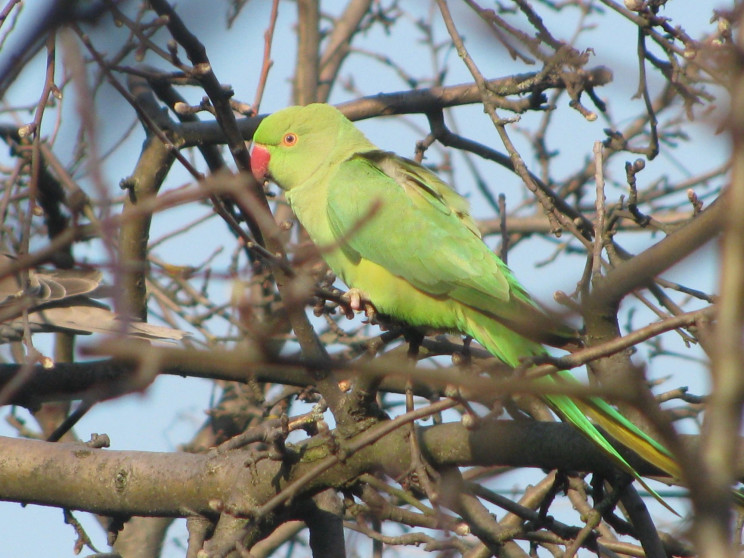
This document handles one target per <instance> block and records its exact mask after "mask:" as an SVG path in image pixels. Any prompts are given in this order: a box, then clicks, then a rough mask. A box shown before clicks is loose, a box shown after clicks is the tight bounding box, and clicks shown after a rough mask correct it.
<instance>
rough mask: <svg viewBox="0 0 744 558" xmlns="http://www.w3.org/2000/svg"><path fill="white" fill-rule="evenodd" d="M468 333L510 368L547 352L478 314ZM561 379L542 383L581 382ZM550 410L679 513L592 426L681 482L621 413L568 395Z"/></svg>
mask: <svg viewBox="0 0 744 558" xmlns="http://www.w3.org/2000/svg"><path fill="white" fill-rule="evenodd" d="M465 319H466V323H467V328H466V331H467V333H468V334H470V335H471V336H472V337H474V338H475V339H476V340H477V341H478V342H479V343H480V344H481V345H483V346H484V347H485V348H486V349H488V351H489V352H490V353H491V354H493V355H494V356H496V357H498V358H500V359H501V360H503V361H504V362H505V363H507V364H509V365H510V366H517V365H518V364H519V359H520V358H524V357H525V356H530V355H539V354H543V353H544V352H545V349H544V348H543V347H542V346H541V345H539V344H538V343H535V342H533V341H530V340H528V339H526V338H524V337H522V336H521V335H519V334H517V333H515V332H513V331H511V330H509V329H508V328H507V327H506V326H504V325H502V324H500V323H498V322H496V321H495V320H493V319H492V318H490V317H489V316H486V315H484V314H482V313H480V312H477V311H475V310H473V311H469V312H468V313H467V314H466V316H465ZM557 376H558V379H556V378H555V377H552V376H545V377H543V378H541V379H539V380H536V381H538V382H545V383H550V384H553V385H554V384H556V383H558V382H566V383H569V384H571V383H573V384H576V383H578V381H577V380H576V379H575V378H574V377H573V376H572V375H571V374H570V373H568V372H565V371H563V372H560V373H558V374H557ZM542 397H543V399H544V400H545V402H546V403H547V404H548V405H549V406H550V408H551V409H552V410H553V411H554V412H555V413H556V414H557V415H558V416H559V417H560V418H561V419H562V420H564V421H565V422H568V423H570V424H571V425H573V426H574V427H575V428H576V429H577V430H578V431H579V432H581V433H582V434H583V435H584V436H586V437H587V438H588V439H589V440H590V441H591V442H593V443H594V444H595V445H596V446H597V447H598V448H599V449H601V450H602V451H603V452H604V454H605V455H606V456H607V457H609V458H610V459H611V460H612V462H613V463H614V464H615V465H616V466H617V467H618V468H620V469H621V470H622V471H625V472H626V473H628V474H630V475H631V476H632V477H633V478H635V479H636V480H637V481H638V482H639V483H641V485H642V486H643V487H644V488H645V489H646V490H647V491H648V492H649V493H650V494H651V495H652V496H653V497H654V498H656V499H657V500H658V501H659V502H660V503H661V504H662V505H663V506H664V507H666V508H667V509H669V510H670V511H672V512H673V513H675V514H676V513H677V512H676V511H674V509H673V508H672V507H671V506H670V505H669V504H667V503H666V502H665V501H664V499H663V498H662V497H661V496H659V494H658V493H657V492H656V491H655V490H654V489H652V488H651V487H650V486H648V484H647V483H646V481H645V480H643V478H642V477H641V475H640V474H639V473H638V472H637V471H636V470H635V469H634V468H633V467H632V466H631V465H630V464H629V463H628V462H627V461H626V460H625V458H624V457H623V456H622V455H620V454H619V453H618V451H617V450H616V449H615V448H614V447H613V445H612V444H611V443H610V442H609V440H608V439H607V438H606V437H605V436H604V434H602V432H600V431H599V430H598V429H597V427H596V426H595V425H594V423H592V421H591V420H589V419H590V418H591V419H592V420H594V422H595V423H596V424H598V425H599V426H601V427H602V428H603V429H604V430H605V431H606V432H607V433H608V434H609V435H610V436H611V437H612V438H614V439H615V440H617V441H618V442H620V443H621V444H623V445H624V446H626V447H628V448H629V449H631V450H633V451H634V452H635V453H637V454H638V455H639V456H641V457H642V458H644V459H645V460H646V461H648V462H649V463H651V464H652V465H654V466H655V467H658V468H659V469H661V470H662V471H664V472H665V473H667V474H668V475H670V476H672V477H673V478H675V479H679V477H680V471H679V466H678V465H677V464H676V463H675V461H674V459H673V457H672V455H671V453H669V451H668V450H667V449H666V448H665V447H664V446H662V445H661V444H660V443H658V442H657V441H656V440H654V439H653V438H651V437H650V436H648V435H647V434H646V433H645V432H643V431H642V430H640V429H639V428H638V427H637V426H636V425H634V424H633V423H632V422H630V421H629V420H628V419H627V418H625V417H624V416H623V415H622V414H620V412H619V411H617V410H616V409H615V408H614V407H612V406H611V405H609V404H608V403H607V402H605V401H603V400H602V399H600V398H598V397H592V398H588V399H572V398H571V397H569V396H567V395H544V396H542Z"/></svg>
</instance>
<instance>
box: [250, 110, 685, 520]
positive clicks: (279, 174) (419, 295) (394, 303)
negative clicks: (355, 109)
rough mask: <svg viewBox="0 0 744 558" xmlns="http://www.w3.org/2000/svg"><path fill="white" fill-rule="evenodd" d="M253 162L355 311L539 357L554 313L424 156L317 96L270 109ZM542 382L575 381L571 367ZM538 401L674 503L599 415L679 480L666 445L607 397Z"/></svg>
mask: <svg viewBox="0 0 744 558" xmlns="http://www.w3.org/2000/svg"><path fill="white" fill-rule="evenodd" d="M251 169H252V171H253V174H254V175H255V177H256V178H257V180H259V182H263V181H265V180H266V179H271V180H273V181H274V182H275V183H276V184H277V185H278V186H279V187H280V188H282V189H283V190H284V191H285V194H286V197H287V200H288V201H289V204H290V205H291V207H292V209H293V211H294V213H295V215H296V216H297V218H298V219H299V221H300V223H302V225H303V226H304V227H305V230H306V231H307V233H308V234H309V235H310V238H311V239H312V241H313V242H314V243H315V244H316V245H317V246H318V247H320V248H321V251H322V254H323V258H324V259H325V260H326V262H327V263H328V265H329V266H330V268H331V269H332V270H333V272H334V273H335V274H336V275H337V276H338V277H339V278H340V279H341V280H342V281H343V282H344V283H346V284H347V285H348V286H349V287H350V288H351V289H352V291H350V292H351V297H350V298H351V305H352V307H354V309H356V310H359V309H360V307H359V300H360V295H361V294H363V296H364V298H366V299H368V300H370V301H371V302H372V304H373V305H374V307H375V309H376V310H377V311H378V312H380V313H381V314H385V315H387V316H390V317H392V318H394V319H396V320H400V321H402V322H405V323H407V324H409V325H411V326H420V327H428V328H435V329H440V330H448V331H456V332H460V333H463V334H466V335H469V336H470V337H473V338H474V339H475V340H476V341H478V342H479V343H480V344H481V345H483V346H484V347H485V348H486V349H487V350H488V351H489V352H490V353H491V354H493V355H494V356H496V357H498V358H499V359H500V360H502V361H503V362H505V363H506V364H508V365H510V366H513V367H514V366H517V365H518V364H519V359H520V358H524V357H528V356H531V355H540V354H544V352H545V349H544V347H543V346H542V345H541V344H540V343H539V342H537V341H536V340H532V339H530V338H529V336H532V337H533V338H534V336H535V333H536V329H537V328H536V326H535V324H541V323H542V324H544V323H545V322H546V320H547V316H546V315H545V314H544V313H543V312H542V311H541V310H540V309H539V308H538V307H537V305H536V304H535V303H534V302H533V301H532V299H531V298H530V296H529V294H527V292H526V291H525V289H524V288H523V287H522V286H521V285H520V284H519V283H518V282H517V280H516V279H515V278H514V276H513V275H512V273H511V271H510V270H509V268H508V267H507V266H506V264H504V262H503V261H501V259H499V257H498V256H496V255H495V254H494V253H493V252H492V251H491V250H490V249H489V248H488V246H487V245H486V244H485V243H484V242H483V240H482V239H481V235H480V232H479V231H478V228H477V226H476V224H475V222H474V221H473V219H472V218H471V216H470V214H469V205H468V202H467V201H466V200H465V199H464V198H463V197H461V196H460V195H459V194H457V193H456V192H455V191H454V190H452V189H451V188H450V187H449V186H448V185H447V184H445V183H444V182H443V181H442V180H440V179H439V178H438V177H437V176H436V175H435V174H434V173H432V172H431V171H429V170H427V169H426V168H425V167H423V166H421V165H420V164H418V163H416V162H414V161H411V160H408V159H404V158H402V157H398V156H397V155H395V154H393V153H390V152H387V151H382V150H381V149H379V148H378V147H376V146H375V145H374V144H372V143H371V142H370V141H369V140H368V139H367V138H366V137H365V136H364V135H363V134H362V133H361V132H360V131H359V130H358V129H357V128H356V127H355V126H354V125H353V124H352V123H351V122H350V121H349V120H348V119H347V118H346V117H345V116H344V115H343V114H341V112H339V111H338V110H337V109H336V108H334V107H332V106H330V105H326V104H311V105H307V106H304V107H299V106H297V107H289V108H286V109H283V110H280V111H278V112H276V113H274V114H271V115H270V116H268V117H266V118H265V119H264V120H263V121H262V122H261V123H260V125H259V126H258V129H257V130H256V133H255V135H254V137H253V146H252V150H251ZM561 337H565V334H562V333H557V334H555V335H548V336H541V337H538V340H539V341H541V342H546V343H551V342H553V344H555V343H556V342H558V341H560V338H561ZM536 381H538V382H569V383H570V382H574V383H575V382H577V380H575V379H574V378H573V376H571V374H569V373H568V372H565V371H564V372H562V373H559V374H557V375H556V377H551V376H548V377H544V378H541V379H539V380H536ZM543 398H544V400H545V401H546V402H547V404H548V405H549V406H550V407H551V409H553V411H554V412H555V413H556V414H557V415H558V416H559V417H560V418H561V419H563V420H564V421H567V422H569V423H571V424H572V425H573V426H574V427H576V428H577V429H578V430H579V431H580V432H581V433H582V434H584V435H585V436H586V437H587V438H589V439H590V440H591V441H592V442H593V443H594V444H596V445H597V446H598V447H599V448H600V449H601V450H602V451H603V452H604V453H605V454H606V455H607V456H608V457H609V458H610V459H612V461H613V462H614V463H615V465H616V466H618V467H619V468H620V469H621V470H623V471H625V472H627V473H629V474H630V475H632V476H633V477H635V478H636V479H637V480H639V482H641V484H643V486H644V487H645V488H646V489H647V490H649V492H651V493H652V494H654V495H655V496H656V497H657V499H659V501H661V502H662V503H663V504H664V505H665V506H667V507H669V506H668V505H667V504H666V503H665V502H663V500H661V498H660V497H659V496H658V495H657V494H656V493H655V492H654V491H653V490H652V489H650V488H649V487H648V485H647V484H646V483H645V482H644V481H643V479H641V477H640V475H639V474H638V473H637V472H636V471H635V470H634V469H633V467H631V465H630V464H629V463H628V462H627V461H626V460H625V459H624V458H623V457H622V456H621V455H620V454H619V453H618V452H617V450H615V448H614V447H613V446H612V444H611V443H610V442H609V441H608V439H607V438H605V436H604V435H603V434H602V433H601V432H600V431H599V430H598V429H597V428H596V427H595V426H594V423H593V422H592V420H593V421H594V422H595V423H596V424H598V425H599V426H601V427H602V428H603V429H604V430H605V431H606V432H607V433H609V435H610V436H611V437H612V438H614V439H616V440H617V441H618V442H620V443H621V444H623V445H625V446H627V447H629V448H630V449H632V450H633V451H635V452H636V453H637V454H638V455H640V456H642V457H643V458H644V459H646V460H648V461H649V462H650V463H652V464H653V465H655V466H656V467H658V468H659V469H661V470H663V471H665V472H666V473H667V474H669V475H671V476H672V477H673V478H675V479H679V478H680V470H679V467H678V465H677V464H676V462H675V461H674V459H673V457H672V455H671V454H670V452H669V451H667V449H666V448H664V447H663V446H662V445H661V444H659V443H658V442H656V441H655V440H654V439H653V438H651V437H650V436H648V435H646V434H645V433H644V432H643V431H641V430H639V429H638V428H637V427H636V426H635V425H634V424H633V423H631V422H630V421H629V420H628V419H627V418H625V417H624V416H623V415H622V414H620V413H619V412H618V411H617V410H616V409H615V408H614V407H612V406H610V405H609V404H608V403H606V402H605V401H603V400H602V399H600V398H596V397H595V398H591V399H588V400H579V399H576V400H574V399H571V398H570V397H569V396H565V395H545V396H543ZM590 418H591V419H592V420H590ZM670 509H671V508H670ZM672 511H673V510H672Z"/></svg>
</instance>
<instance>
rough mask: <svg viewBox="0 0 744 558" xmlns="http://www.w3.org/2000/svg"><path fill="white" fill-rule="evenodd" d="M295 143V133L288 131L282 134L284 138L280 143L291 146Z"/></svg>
mask: <svg viewBox="0 0 744 558" xmlns="http://www.w3.org/2000/svg"><path fill="white" fill-rule="evenodd" d="M295 143H297V134H292V133H289V134H285V135H284V138H283V139H282V145H285V146H287V147H292V146H293V145H294V144H295Z"/></svg>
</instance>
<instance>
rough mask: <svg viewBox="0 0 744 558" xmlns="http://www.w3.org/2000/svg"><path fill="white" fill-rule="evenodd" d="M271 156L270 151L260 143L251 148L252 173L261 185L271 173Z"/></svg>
mask: <svg viewBox="0 0 744 558" xmlns="http://www.w3.org/2000/svg"><path fill="white" fill-rule="evenodd" d="M270 159H271V155H270V154H269V150H268V149H266V148H265V147H264V146H263V145H261V144H260V143H254V144H253V145H252V146H251V172H252V173H253V176H255V177H256V180H258V181H259V182H260V183H261V184H263V182H264V180H266V175H267V174H268V172H269V160H270Z"/></svg>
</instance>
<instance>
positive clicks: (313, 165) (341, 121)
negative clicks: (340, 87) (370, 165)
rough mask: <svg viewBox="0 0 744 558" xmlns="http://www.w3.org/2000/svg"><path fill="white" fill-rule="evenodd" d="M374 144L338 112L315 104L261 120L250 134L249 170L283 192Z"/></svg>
mask: <svg viewBox="0 0 744 558" xmlns="http://www.w3.org/2000/svg"><path fill="white" fill-rule="evenodd" d="M365 149H374V145H373V144H372V143H370V142H369V140H367V138H365V137H364V134H362V133H361V132H360V131H359V130H357V129H356V127H355V126H354V125H353V124H352V123H351V122H350V121H349V120H348V119H347V118H346V117H345V116H344V115H343V114H341V112H339V110H338V109H336V108H335V107H332V106H331V105H326V104H321V103H315V104H312V105H307V106H304V107H289V108H285V109H282V110H280V111H277V112H275V113H273V114H271V115H269V116H267V117H266V118H264V119H263V120H262V121H261V123H260V124H259V125H258V128H257V129H256V133H255V134H254V135H253V145H252V147H251V171H253V176H255V177H256V180H258V181H259V182H263V181H264V180H266V179H271V180H273V181H274V182H276V183H277V185H278V186H279V187H280V188H282V189H284V190H291V189H292V188H294V187H295V186H299V185H301V184H303V183H305V182H306V181H307V180H308V179H309V178H310V177H312V175H313V174H315V173H316V172H318V171H319V170H320V169H321V168H323V167H326V166H328V165H332V164H334V163H337V162H340V161H343V160H344V159H346V158H348V157H349V156H350V155H351V154H353V153H355V152H357V151H360V150H365Z"/></svg>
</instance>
